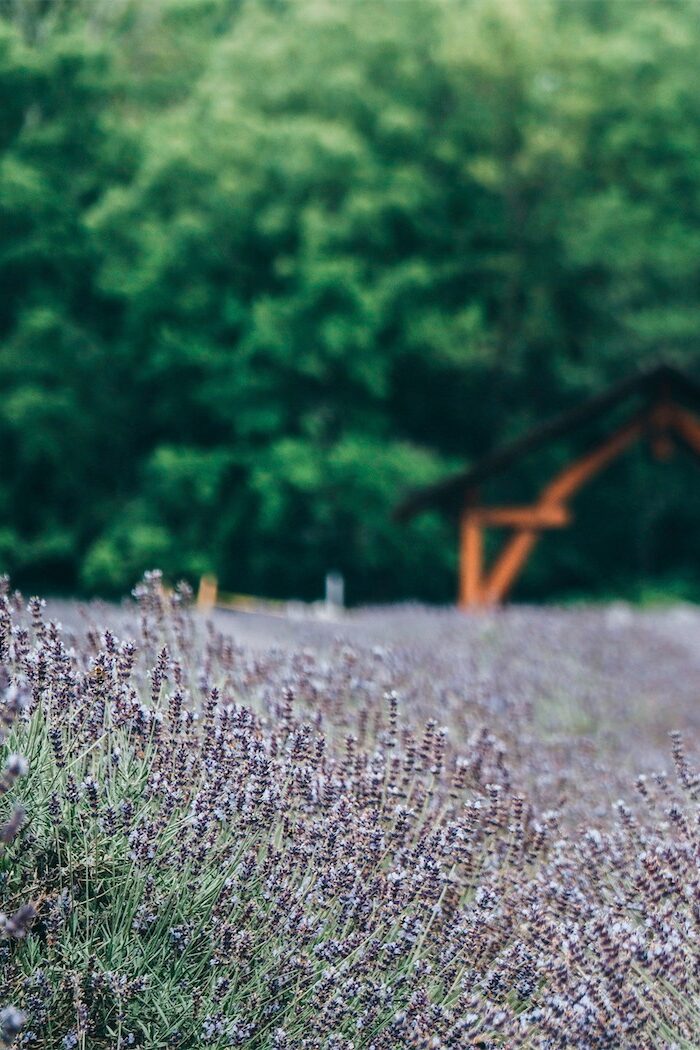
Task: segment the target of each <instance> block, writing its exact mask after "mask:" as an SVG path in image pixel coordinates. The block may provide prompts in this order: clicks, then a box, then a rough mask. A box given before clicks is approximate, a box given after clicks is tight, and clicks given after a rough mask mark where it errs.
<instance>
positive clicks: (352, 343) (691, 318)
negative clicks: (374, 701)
mask: <svg viewBox="0 0 700 1050" xmlns="http://www.w3.org/2000/svg"><path fill="white" fill-rule="evenodd" d="M0 10H1V11H2V15H0V280H1V281H2V288H3V296H2V299H1V300H0V346H1V348H2V349H1V352H0V382H1V384H2V390H3V408H4V411H3V412H2V413H0V456H1V457H2V463H3V471H2V475H1V476H0V510H1V512H2V518H1V519H0V520H1V521H2V527H1V528H0V563H2V564H1V566H0V567H2V568H5V569H9V570H10V571H12V572H13V574H14V576H15V578H16V579H17V581H18V582H19V583H23V584H24V585H25V586H27V587H39V586H40V587H41V588H42V589H43V590H46V589H50V588H54V589H82V590H85V591H89V592H94V591H98V592H102V593H117V592H120V591H123V590H124V589H126V588H127V587H128V586H129V584H130V583H131V581H132V580H133V579H134V578H135V576H137V575H138V574H139V573H140V572H141V570H142V569H144V568H145V567H147V566H149V565H152V564H155V563H157V564H159V565H161V566H162V567H163V569H164V570H165V571H166V573H169V574H171V575H177V574H182V573H184V574H186V575H188V576H190V577H191V578H193V579H194V578H196V576H197V575H198V574H199V573H200V572H201V571H204V570H208V571H214V572H216V573H217V574H218V575H219V577H220V579H221V581H222V585H223V586H224V587H225V588H226V589H228V590H238V591H247V592H257V593H261V594H267V595H270V596H278V595H279V596H289V595H296V596H300V597H313V596H318V595H319V593H320V591H321V588H322V580H323V575H324V573H325V571H326V570H327V569H330V568H337V569H340V570H342V571H343V572H344V573H345V574H346V576H347V581H348V595H349V597H350V599H351V600H354V601H380V600H390V599H398V598H404V597H408V596H418V597H422V598H425V599H430V600H447V599H450V598H451V596H452V594H453V588H454V581H453V572H454V559H455V551H454V536H453V527H452V525H451V523H449V522H444V521H442V520H440V519H439V518H437V517H435V516H426V517H425V518H422V519H419V520H417V521H415V522H414V523H413V524H412V525H410V526H408V527H406V528H402V527H399V526H396V525H395V524H393V523H392V521H391V510H392V507H393V505H394V504H395V502H396V501H397V500H398V499H399V498H400V497H401V495H402V494H403V493H404V492H405V490H406V489H407V488H410V487H412V486H415V485H420V484H424V483H428V482H430V481H432V480H434V479H437V478H439V477H441V476H442V475H443V474H444V473H445V472H447V471H449V470H451V469H454V468H455V467H457V466H461V465H462V464H463V463H469V462H471V461H473V460H475V459H477V458H478V457H479V456H480V455H482V454H483V453H484V451H486V449H487V448H489V447H490V446H491V445H492V444H494V443H496V442H498V441H501V440H506V439H508V438H510V437H513V436H515V435H516V434H518V433H520V432H521V431H522V430H523V428H525V427H527V426H529V425H530V424H532V422H533V421H536V420H539V419H541V418H542V417H543V416H546V415H548V414H551V413H553V412H555V411H558V410H559V409H560V408H561V407H562V406H563V405H566V404H574V403H576V402H577V401H578V400H579V399H581V398H582V397H585V396H588V395H589V394H590V393H592V392H594V391H596V390H598V389H599V388H600V387H601V386H602V385H604V384H605V383H608V382H610V381H612V380H614V379H615V378H617V377H619V376H620V375H623V374H625V373H626V372H628V371H629V370H630V369H631V368H633V367H636V366H637V365H639V364H640V363H644V362H645V361H646V362H648V361H651V360H653V359H656V358H658V357H659V356H662V355H663V356H664V357H665V358H666V359H670V360H674V361H676V362H677V363H679V364H681V365H684V364H685V365H692V363H693V361H694V360H695V359H696V356H697V349H696V341H697V334H696V333H697V329H698V322H699V321H700V299H699V297H698V288H699V287H700V92H699V91H698V89H697V72H696V67H697V53H698V48H699V47H700V7H698V6H697V5H694V4H677V3H663V2H655V3H652V2H641V0H640V2H639V3H635V4H632V5H629V4H619V3H617V2H616V0H595V2H588V0H558V2H555V0H552V2H547V0H483V2H480V0H451V2H450V3H444V2H442V0H404V2H402V3H395V2H391V0H383V2H382V0H380V2H376V3H373V4H359V3H340V4H339V3H337V2H333V0H256V2H251V0H63V2H62V0H14V2H13V3H10V4H5V5H3V6H2V8H1V9H0ZM632 13H633V17H630V15H631V14H632ZM556 454H557V455H562V456H563V455H565V454H566V450H565V449H560V450H558V451H557V452H556ZM527 471H528V472H527V473H526V474H523V475H522V477H521V478H520V479H519V480H520V484H521V485H522V488H523V491H531V489H532V485H534V484H536V482H537V467H536V466H533V467H532V470H531V469H530V467H529V466H528V467H527ZM615 471H616V477H615V482H614V484H612V483H611V482H608V484H607V485H606V483H605V482H603V481H601V483H600V485H596V488H595V498H594V497H593V490H592V492H591V506H592V507H593V510H589V511H588V512H586V511H585V504H586V501H585V500H583V501H582V502H581V514H582V515H585V514H586V513H588V515H589V518H588V519H585V517H584V518H583V520H582V523H581V524H580V526H579V528H574V529H571V530H567V531H566V533H562V534H561V535H558V536H557V537H556V538H554V537H552V538H550V537H547V541H546V542H545V543H543V544H542V546H541V548H540V550H539V551H538V557H537V559H536V561H535V562H534V563H533V565H532V567H531V569H530V571H529V572H528V575H527V576H526V577H525V579H524V581H523V585H522V589H521V593H522V594H524V595H528V596H530V597H532V596H538V595H555V594H557V593H560V592H561V593H564V592H566V591H569V592H571V593H574V592H580V591H587V592H590V593H594V592H595V591H596V590H601V589H605V588H609V587H610V585H611V581H613V583H614V585H615V586H617V585H619V587H620V589H621V591H624V590H625V588H626V587H627V585H628V584H629V583H630V581H632V580H634V579H637V578H639V576H640V574H642V575H644V576H645V577H653V576H654V574H655V573H657V572H658V573H661V574H664V575H665V576H667V577H670V578H673V577H674V574H675V575H676V576H682V577H684V578H688V577H691V576H693V575H694V576H695V578H698V572H697V569H696V568H694V563H695V562H696V561H697V549H694V548H693V545H692V543H688V542H687V540H686V539H684V537H688V536H690V537H692V536H693V535H697V530H698V525H699V524H700V498H695V499H694V501H690V502H689V499H688V494H689V491H692V484H693V482H692V481H690V480H689V474H687V473H686V468H685V466H679V467H676V466H674V467H672V468H666V470H665V471H664V472H663V475H662V474H661V473H660V472H658V473H657V468H656V467H653V466H651V465H650V464H648V463H647V462H646V461H645V460H644V458H643V457H640V456H636V457H635V456H632V457H629V459H628V461H625V462H624V463H622V464H619V465H618V466H617V467H616V468H615ZM695 484H696V485H700V478H698V479H697V480H696V482H695ZM689 486H690V488H689ZM621 493H624V499H623V500H621V499H620V495H621ZM621 502H622V503H623V504H624V507H629V506H631V505H634V506H635V507H636V508H637V511H636V512H635V513H634V514H633V513H632V512H629V513H626V512H625V511H624V507H623V508H622V511H621V509H620V503H621ZM679 523H680V524H679Z"/></svg>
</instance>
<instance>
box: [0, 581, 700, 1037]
mask: <svg viewBox="0 0 700 1050" xmlns="http://www.w3.org/2000/svg"><path fill="white" fill-rule="evenodd" d="M137 599H138V605H137V609H136V611H135V612H134V615H133V618H132V620H131V621H126V622H125V621H122V622H121V623H120V625H119V630H118V633H119V635H120V637H117V628H116V626H114V625H113V626H112V629H111V630H110V629H108V628H105V629H96V628H93V627H88V628H87V629H86V630H83V631H80V632H76V633H75V634H74V635H71V634H70V633H69V632H64V631H62V630H61V629H60V628H59V626H58V625H56V624H54V623H52V622H50V621H46V620H45V618H44V616H43V613H42V607H41V603H39V602H37V601H32V602H30V603H29V610H28V612H27V611H26V609H25V606H26V603H25V602H24V601H23V600H22V599H21V598H20V597H19V596H17V595H12V594H10V593H9V592H8V591H6V592H5V593H4V594H3V596H2V599H1V602H0V659H1V660H2V674H3V676H4V677H3V681H2V683H0V684H1V685H2V691H3V695H4V698H5V699H4V702H3V707H2V719H3V725H4V726H6V731H7V738H6V740H5V742H4V744H3V747H4V750H5V751H6V752H7V755H8V756H9V757H7V759H6V766H5V770H6V772H5V774H4V778H3V780H2V791H3V797H2V805H3V807H4V810H3V812H2V814H0V815H1V816H2V820H3V829H4V830H3V832H2V839H3V853H2V857H1V858H0V892H1V895H2V898H1V900H2V909H3V912H4V918H3V928H4V933H5V934H6V935H12V936H11V938H10V937H9V936H8V939H7V940H6V941H5V943H4V946H3V947H2V949H0V950H2V952H3V966H2V970H1V971H0V1001H1V1002H5V1003H10V1004H12V1006H10V1007H7V1008H6V1009H5V1011H4V1013H3V1014H2V1024H3V1025H4V1036H5V1041H6V1042H12V1041H14V1044H15V1045H17V1046H22V1047H27V1048H36V1050H49V1048H50V1050H58V1048H66V1050H71V1048H80V1050H92V1048H95V1050H102V1048H104V1050H107V1048H109V1050H123V1048H127V1047H132V1046H133V1047H138V1046H140V1047H148V1048H154V1050H155V1048H166V1047H180V1048H190V1047H192V1048H194V1047H200V1046H207V1047H214V1048H219V1047H229V1046H240V1047H250V1048H251V1050H252V1048H260V1050H263V1048H267V1047H271V1048H275V1050H283V1048H284V1050H287V1048H289V1050H292V1048H299V1050H301V1048H309V1050H311V1048H313V1050H317V1048H318V1050H321V1048H327V1050H351V1048H355V1050H357V1048H368V1050H369V1048H373V1050H393V1048H397V1047H416V1048H418V1047H426V1048H436V1050H437V1048H443V1047H444V1048H452V1047H455V1048H458V1047H472V1046H477V1047H484V1048H487V1047H513V1048H515V1047H541V1048H556V1047H561V1048H564V1047H574V1048H575V1047H578V1048H580V1050H584V1048H597V1047H599V1048H605V1047H609V1048H618V1047H619V1048H625V1047H629V1048H640V1047H659V1048H661V1047H666V1048H671V1047H674V1048H676V1047H677V1048H690V1047H695V1046H698V1045H700V1043H699V1042H698V1038H697V1035H696V1033H697V1032H698V1030H700V1026H699V1021H700V1016H699V1015H700V994H699V993H700V950H699V946H698V932H699V931H700V877H699V874H698V860H699V859H700V858H699V855H698V854H699V846H700V838H699V826H698V805H697V799H698V791H700V778H699V777H698V776H697V774H696V773H695V772H694V771H693V770H692V769H691V767H690V765H689V763H688V761H687V759H686V757H685V754H684V750H683V745H682V741H681V739H680V738H679V737H676V738H674V740H673V760H674V765H675V773H674V776H673V777H667V776H665V775H663V774H659V775H658V776H649V777H646V778H645V777H642V778H640V779H639V780H638V782H637V786H636V791H635V794H636V801H635V802H634V803H632V802H629V803H623V802H620V803H619V804H617V805H616V806H615V807H614V808H612V809H611V808H610V807H607V808H604V807H603V806H602V804H601V807H600V811H599V812H597V813H596V814H592V815H591V818H590V820H589V821H588V822H587V823H586V824H585V825H582V823H581V819H580V817H581V814H580V812H579V809H578V808H577V806H576V805H575V803H574V801H573V800H574V797H575V794H576V778H577V777H579V776H582V775H585V773H586V761H587V760H590V767H589V770H588V772H589V773H590V775H591V776H595V777H596V778H600V777H601V770H600V769H599V768H594V762H593V759H592V758H590V755H589V752H588V751H587V749H586V747H585V746H583V747H578V746H577V744H576V741H575V740H574V739H573V738H572V739H570V740H568V741H567V742H566V743H565V744H563V743H562V740H561V739H559V738H558V739H557V742H556V747H552V746H551V743H547V742H545V741H543V740H540V739H538V737H537V732H536V720H537V715H536V712H534V711H533V706H532V702H531V698H530V697H529V696H528V695H527V694H526V693H523V694H522V695H521V694H519V693H518V690H517V689H515V688H514V689H513V690H511V691H510V692H508V691H507V692H506V693H505V694H504V693H503V692H499V691H496V692H488V695H486V693H484V692H483V691H482V692H481V693H480V692H479V690H478V689H473V688H472V687H470V686H469V685H466V684H462V685H460V676H459V674H458V673H455V666H456V665H455V664H454V663H451V664H450V670H449V671H448V669H447V665H444V664H441V663H440V660H439V658H438V656H437V655H436V656H435V658H434V660H433V661H431V660H429V659H428V658H427V657H426V654H425V653H424V652H420V651H417V652H416V653H415V654H413V656H412V655H411V652H410V651H407V650H404V649H401V648H400V647H396V648H391V647H390V648H388V649H378V648H375V649H372V648H366V647H362V646H348V645H347V644H338V645H336V646H334V647H332V648H331V651H330V652H328V653H327V654H326V655H324V656H323V657H320V656H319V655H318V654H315V653H314V652H312V651H311V650H301V651H283V650H277V651H276V650H268V651H265V652H254V651H252V650H245V649H243V648H241V647H240V646H237V645H236V644H235V643H234V642H233V641H232V640H231V639H230V638H229V637H227V636H225V635H223V634H221V633H219V632H217V631H216V630H215V629H214V628H213V627H212V626H210V627H209V628H208V629H207V630H203V629H202V627H201V625H200V624H199V623H198V622H197V621H195V620H193V619H192V617H191V616H190V614H189V612H188V609H187V600H188V595H187V592H186V589H184V588H181V589H180V590H179V591H178V592H176V594H175V595H174V596H172V597H166V596H165V595H164V593H163V590H162V588H161V587H160V582H159V578H158V577H157V575H151V576H149V577H148V578H147V580H146V581H145V583H144V585H143V586H142V587H140V588H139V589H138V591H137ZM484 644H486V641H484ZM472 686H473V683H472ZM436 718H437V719H439V721H438V720H436ZM443 722H444V723H446V725H443ZM18 754H23V755H26V756H27V758H28V759H29V770H28V773H27V775H26V776H22V777H21V778H20V777H19V776H18V775H19V774H22V773H24V772H25V768H24V762H23V760H21V759H19V758H17V757H16V756H17V755H18ZM563 754H569V755H571V756H574V755H575V756H576V760H575V761H573V760H572V762H571V763H570V764H569V765H567V766H563V765H562V755H563ZM587 756H588V759H587ZM610 780H611V782H612V783H613V784H615V786H616V782H615V774H614V773H613V772H612V770H611V771H610ZM583 794H584V795H585V793H583ZM604 794H605V791H604V789H603V790H602V792H601V798H603V797H604ZM567 799H572V801H571V804H569V803H568V802H567ZM22 1021H23V1024H22V1025H21V1030H19V1031H17V1030H18V1029H20V1023H21V1022H22Z"/></svg>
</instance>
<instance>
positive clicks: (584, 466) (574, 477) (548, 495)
mask: <svg viewBox="0 0 700 1050" xmlns="http://www.w3.org/2000/svg"><path fill="white" fill-rule="evenodd" d="M644 421H645V416H644V415H643V414H641V415H637V416H635V417H634V418H633V419H631V420H630V421H629V422H628V423H625V424H624V425H623V426H621V427H620V428H619V429H618V430H616V431H614V433H612V434H611V435H610V437H607V438H606V439H605V440H604V441H602V442H601V443H600V445H597V446H596V447H595V448H594V449H591V451H590V452H587V453H585V455H583V456H580V457H579V458H578V459H576V460H574V462H573V463H570V464H569V465H568V466H567V467H564V469H563V470H561V471H560V472H559V473H558V474H557V475H556V476H555V477H554V478H553V479H552V481H550V482H549V484H548V485H546V486H545V487H544V488H543V489H542V493H541V495H540V499H539V502H540V503H562V502H565V501H566V500H568V499H570V497H571V496H573V494H574V493H575V492H577V491H578V490H579V489H580V488H581V486H582V485H585V483H586V482H587V481H590V479H591V478H592V477H594V476H595V475H596V474H598V473H600V471H601V470H604V468H605V467H607V466H608V464H609V463H611V462H612V460H614V459H616V458H617V456H619V455H620V453H621V452H624V451H625V449H627V448H629V446H630V445H632V444H634V442H635V441H636V440H637V439H638V438H639V437H640V436H641V434H642V433H643V430H644Z"/></svg>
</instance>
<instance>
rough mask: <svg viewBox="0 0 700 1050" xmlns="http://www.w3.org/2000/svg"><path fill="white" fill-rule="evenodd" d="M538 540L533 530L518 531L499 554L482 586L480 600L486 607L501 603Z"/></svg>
mask: <svg viewBox="0 0 700 1050" xmlns="http://www.w3.org/2000/svg"><path fill="white" fill-rule="evenodd" d="M538 539H539V532H538V531H537V530H535V529H519V530H518V531H517V532H516V533H515V535H514V536H513V537H512V538H511V539H510V540H508V542H507V543H506V545H505V546H504V548H503V550H502V551H501V553H500V554H499V556H498V558H497V560H496V563H495V565H494V566H493V568H492V570H491V572H490V573H489V575H488V578H487V580H486V583H485V585H484V588H483V591H482V594H483V598H482V600H483V601H484V603H486V604H488V605H495V604H498V602H502V601H503V600H504V599H505V598H506V596H507V595H508V592H509V591H510V589H511V587H512V586H513V584H514V583H515V580H516V579H517V577H518V574H519V573H520V572H521V571H522V569H523V566H524V565H525V562H526V561H527V559H528V558H529V557H530V554H531V553H532V549H533V547H534V546H535V544H536V543H537V540H538Z"/></svg>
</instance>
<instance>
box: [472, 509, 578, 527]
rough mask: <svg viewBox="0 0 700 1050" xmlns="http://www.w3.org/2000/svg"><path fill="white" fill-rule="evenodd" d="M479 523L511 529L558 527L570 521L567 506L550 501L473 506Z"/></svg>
mask: <svg viewBox="0 0 700 1050" xmlns="http://www.w3.org/2000/svg"><path fill="white" fill-rule="evenodd" d="M472 513H473V514H474V515H475V516H476V518H477V520H478V521H479V523H480V524H481V525H493V526H496V527H501V526H502V527H505V528H512V529H560V528H562V527H563V526H564V525H569V524H570V522H571V513H570V511H569V509H568V507H564V506H562V505H561V504H557V503H552V504H544V505H539V504H537V503H535V504H534V505H533V506H531V507H475V508H474V510H473V512H472Z"/></svg>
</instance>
